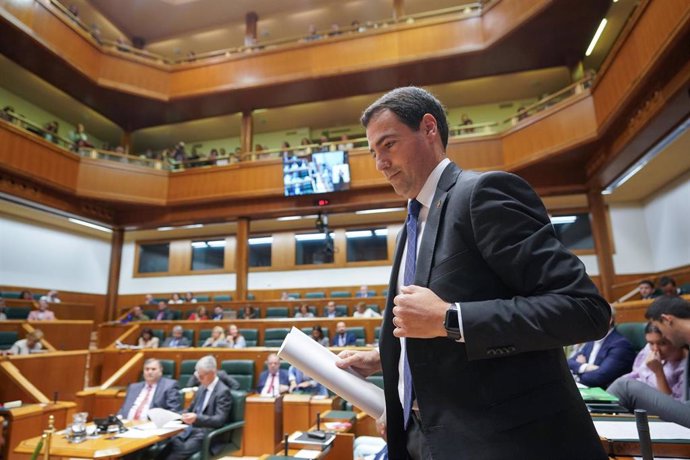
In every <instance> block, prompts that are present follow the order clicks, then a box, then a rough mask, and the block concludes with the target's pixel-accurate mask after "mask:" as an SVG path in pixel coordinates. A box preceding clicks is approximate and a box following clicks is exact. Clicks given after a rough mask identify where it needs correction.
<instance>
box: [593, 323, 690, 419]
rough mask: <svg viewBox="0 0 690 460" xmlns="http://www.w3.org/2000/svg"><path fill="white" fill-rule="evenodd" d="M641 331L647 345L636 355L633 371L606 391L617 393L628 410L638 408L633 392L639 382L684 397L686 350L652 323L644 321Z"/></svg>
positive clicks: (689, 408) (680, 398) (672, 395)
mask: <svg viewBox="0 0 690 460" xmlns="http://www.w3.org/2000/svg"><path fill="white" fill-rule="evenodd" d="M644 333H645V340H646V341H647V345H645V347H644V348H643V349H642V350H640V352H639V353H638V354H637V358H635V362H634V363H633V370H632V372H631V373H629V374H626V375H624V376H622V377H620V378H618V379H616V381H615V382H613V383H612V384H611V385H610V386H609V387H608V388H607V390H606V391H608V392H609V393H612V394H614V395H616V396H618V398H619V400H620V402H619V403H620V404H621V405H623V406H624V407H625V408H626V409H628V410H630V411H631V412H632V411H634V410H635V409H637V407H635V394H636V393H637V392H638V388H637V387H638V386H639V384H642V385H646V386H648V387H650V388H653V389H654V390H656V391H658V392H660V393H661V394H664V395H669V396H671V397H672V398H673V399H675V400H677V401H682V400H683V396H684V395H683V392H684V383H685V382H684V378H683V376H684V375H685V366H686V365H687V350H686V349H685V348H684V347H678V346H675V345H674V344H673V343H671V342H670V341H669V340H668V339H667V338H665V337H664V336H663V335H662V333H661V331H660V330H659V328H657V327H656V326H654V325H653V324H652V323H648V324H647V326H646V327H645V330H644ZM688 410H690V407H688Z"/></svg>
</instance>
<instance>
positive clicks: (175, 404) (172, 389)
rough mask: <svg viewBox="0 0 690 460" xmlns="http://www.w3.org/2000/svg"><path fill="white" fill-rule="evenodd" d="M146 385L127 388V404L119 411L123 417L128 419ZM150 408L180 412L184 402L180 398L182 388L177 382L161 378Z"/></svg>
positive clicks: (133, 385) (138, 383) (144, 383)
mask: <svg viewBox="0 0 690 460" xmlns="http://www.w3.org/2000/svg"><path fill="white" fill-rule="evenodd" d="M145 385H146V382H136V383H132V384H130V385H129V386H128V387H127V394H126V395H125V402H124V403H123V404H122V407H121V408H120V410H119V411H118V414H120V415H122V417H127V415H128V414H129V411H130V410H131V409H132V405H133V404H134V401H136V400H137V396H139V393H141V390H142V389H143V388H144V386H145ZM149 407H150V408H154V407H160V408H161V409H168V410H171V411H173V412H179V411H180V409H182V401H181V398H180V388H179V386H178V385H177V380H173V379H169V378H167V377H161V379H160V380H159V381H158V385H157V386H156V391H155V392H154V393H153V398H152V399H151V404H150V405H149Z"/></svg>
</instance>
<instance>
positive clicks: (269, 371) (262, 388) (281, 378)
mask: <svg viewBox="0 0 690 460" xmlns="http://www.w3.org/2000/svg"><path fill="white" fill-rule="evenodd" d="M289 388H290V379H289V377H288V371H286V370H285V369H281V368H280V358H278V355H276V354H275V353H271V354H270V355H268V358H266V370H265V371H263V372H262V373H261V375H259V382H258V385H257V386H256V391H257V392H258V393H259V394H260V395H261V396H279V395H280V394H282V393H285V392H287V391H288V389H289Z"/></svg>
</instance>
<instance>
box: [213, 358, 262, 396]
mask: <svg viewBox="0 0 690 460" xmlns="http://www.w3.org/2000/svg"><path fill="white" fill-rule="evenodd" d="M220 368H221V369H223V370H224V371H225V373H226V374H228V375H229V376H230V377H232V378H234V379H235V380H237V382H238V383H239V384H240V390H243V391H251V390H252V389H253V388H254V360H251V359H229V360H226V361H223V362H221V363H220Z"/></svg>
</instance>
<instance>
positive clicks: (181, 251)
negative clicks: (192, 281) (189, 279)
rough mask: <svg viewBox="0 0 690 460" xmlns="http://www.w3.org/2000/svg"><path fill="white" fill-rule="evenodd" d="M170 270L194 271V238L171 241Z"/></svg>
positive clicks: (173, 271)
mask: <svg viewBox="0 0 690 460" xmlns="http://www.w3.org/2000/svg"><path fill="white" fill-rule="evenodd" d="M168 270H169V271H170V273H192V240H173V241H171V242H170V262H169V265H168ZM182 294H184V293H182Z"/></svg>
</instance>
